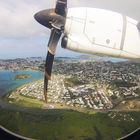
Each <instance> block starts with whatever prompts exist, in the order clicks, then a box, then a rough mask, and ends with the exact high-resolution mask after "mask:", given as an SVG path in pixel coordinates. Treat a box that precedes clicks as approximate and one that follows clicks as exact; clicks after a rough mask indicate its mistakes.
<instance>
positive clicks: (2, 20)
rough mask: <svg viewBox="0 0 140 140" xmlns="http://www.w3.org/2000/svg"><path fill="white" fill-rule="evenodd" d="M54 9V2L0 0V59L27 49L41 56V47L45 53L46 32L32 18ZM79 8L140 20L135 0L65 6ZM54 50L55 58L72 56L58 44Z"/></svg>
mask: <svg viewBox="0 0 140 140" xmlns="http://www.w3.org/2000/svg"><path fill="white" fill-rule="evenodd" d="M54 6H55V0H1V1H0V57H1V56H2V55H3V52H5V53H4V54H5V55H6V54H10V51H11V52H14V54H22V53H25V54H26V52H27V50H28V49H30V50H31V49H33V48H34V49H33V51H36V52H34V53H35V54H37V53H38V54H41V53H39V50H40V48H41V47H42V49H44V51H45V49H46V45H47V40H48V38H49V34H50V31H49V30H48V29H47V28H45V27H43V26H41V25H40V24H39V23H37V22H36V21H35V19H34V17H33V16H34V14H35V13H36V12H38V11H40V10H43V9H48V8H53V7H54ZM83 6H86V7H96V8H103V9H109V10H113V11H116V12H120V13H123V14H125V15H128V16H130V17H132V18H134V19H136V20H139V21H140V14H139V9H140V1H139V0H133V1H132V0H117V1H116V0H68V7H83ZM9 48H10V49H9ZM19 50H20V51H21V52H20V53H19ZM57 50H58V52H57V53H58V55H59V56H60V55H61V54H64V55H65V56H66V55H67V54H69V55H70V54H72V53H70V52H69V51H66V50H64V52H63V50H62V49H60V45H59V49H57ZM8 51H9V53H8ZM45 52H46V51H45ZM62 52H63V53H62ZM42 53H43V51H42ZM11 55H12V54H11ZM23 55H24V54H23ZM29 55H30V54H29Z"/></svg>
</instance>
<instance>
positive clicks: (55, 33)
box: [44, 29, 61, 102]
mask: <svg viewBox="0 0 140 140" xmlns="http://www.w3.org/2000/svg"><path fill="white" fill-rule="evenodd" d="M60 37H61V32H60V31H59V30H57V29H52V31H51V36H50V39H49V43H48V54H47V57H46V63H45V76H44V96H45V101H46V102H47V92H48V80H51V72H52V66H53V61H54V55H55V51H56V46H57V44H58V41H59V39H60Z"/></svg>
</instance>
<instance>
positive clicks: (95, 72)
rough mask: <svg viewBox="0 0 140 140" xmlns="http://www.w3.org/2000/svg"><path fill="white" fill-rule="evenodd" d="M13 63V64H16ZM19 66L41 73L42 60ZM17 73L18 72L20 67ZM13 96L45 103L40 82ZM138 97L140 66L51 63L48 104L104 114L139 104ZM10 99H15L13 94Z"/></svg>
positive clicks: (21, 89) (139, 90)
mask: <svg viewBox="0 0 140 140" xmlns="http://www.w3.org/2000/svg"><path fill="white" fill-rule="evenodd" d="M30 61H31V60H30V59H29V60H28V62H29V63H28V64H30V63H31V62H30ZM33 62H34V63H33ZM35 62H36V63H35ZM14 63H15V64H16V61H14ZM0 64H1V63H0ZM15 64H14V68H15ZM1 65H2V64H1ZM22 66H24V67H25V68H26V69H30V70H35V69H36V70H37V69H38V70H42V71H43V64H42V59H41V58H39V59H35V58H34V59H32V63H31V66H29V65H28V66H27V60H26V61H25V62H24V61H23V62H22ZM3 67H5V66H4V64H3ZM10 67H11V66H10ZM17 69H20V65H18V68H17ZM26 69H25V70H26ZM16 92H17V93H20V94H21V95H23V96H27V97H31V98H37V99H39V100H44V95H43V80H40V81H35V82H33V83H29V84H27V85H24V86H23V88H19V89H17V90H16ZM139 97H140V63H136V62H129V61H126V62H117V63H113V62H110V61H91V60H80V61H79V60H69V61H67V60H59V61H55V62H54V67H53V74H52V80H51V81H49V92H48V102H49V103H59V104H65V105H68V106H72V107H81V108H92V109H98V110H99V109H101V110H102V109H104V110H105V109H112V108H114V107H116V106H117V105H119V104H125V103H127V101H130V100H132V101H133V100H136V102H139ZM10 98H14V96H13V94H11V95H10ZM133 106H134V107H135V105H131V107H130V108H131V109H133V108H134V107H133Z"/></svg>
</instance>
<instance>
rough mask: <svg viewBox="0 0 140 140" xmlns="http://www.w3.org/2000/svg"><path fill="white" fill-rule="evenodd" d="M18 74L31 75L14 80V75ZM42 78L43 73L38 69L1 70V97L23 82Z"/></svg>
mask: <svg viewBox="0 0 140 140" xmlns="http://www.w3.org/2000/svg"><path fill="white" fill-rule="evenodd" d="M17 74H29V75H30V77H29V78H26V79H22V80H14V77H15V76H16V75H17ZM42 78H43V73H42V72H37V71H18V72H13V71H0V97H2V96H4V95H6V94H7V93H8V92H9V91H11V90H14V89H15V88H17V87H19V86H21V85H23V84H26V83H29V82H33V81H35V80H40V79H42Z"/></svg>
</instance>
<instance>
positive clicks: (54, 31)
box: [34, 0, 67, 102]
mask: <svg viewBox="0 0 140 140" xmlns="http://www.w3.org/2000/svg"><path fill="white" fill-rule="evenodd" d="M66 14H67V0H57V2H56V6H55V9H47V10H43V11H40V12H38V13H36V14H35V15H34V18H35V19H36V21H38V22H39V23H40V24H41V25H43V26H45V27H47V28H49V29H51V35H50V38H49V42H48V53H47V57H46V62H45V75H44V97H45V101H46V102H47V92H48V80H51V72H52V66H53V61H54V55H55V51H56V47H57V44H58V42H59V39H60V37H61V34H62V33H63V31H64V25H65V21H66Z"/></svg>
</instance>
